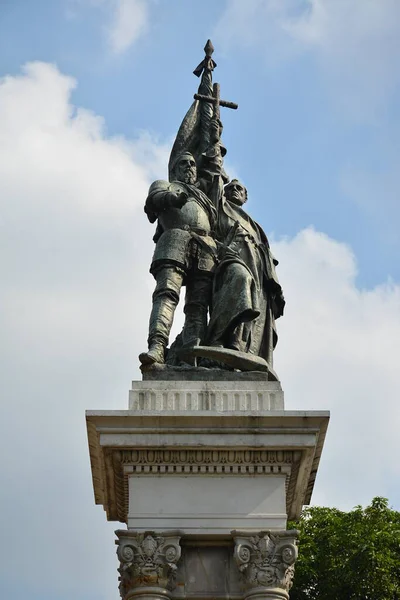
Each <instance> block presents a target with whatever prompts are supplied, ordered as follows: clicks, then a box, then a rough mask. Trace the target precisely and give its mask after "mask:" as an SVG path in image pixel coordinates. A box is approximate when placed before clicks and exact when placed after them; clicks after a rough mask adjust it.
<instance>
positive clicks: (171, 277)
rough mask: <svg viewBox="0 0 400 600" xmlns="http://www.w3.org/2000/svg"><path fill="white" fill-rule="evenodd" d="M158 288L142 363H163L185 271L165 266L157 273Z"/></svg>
mask: <svg viewBox="0 0 400 600" xmlns="http://www.w3.org/2000/svg"><path fill="white" fill-rule="evenodd" d="M155 278H156V282H157V283H156V289H155V290H154V293H153V308H152V311H151V315H150V324H149V337H148V340H147V341H148V345H149V350H148V352H142V354H140V355H139V360H140V362H141V363H142V364H147V365H149V364H152V363H163V362H164V361H165V348H166V346H167V345H168V339H169V334H170V331H171V327H172V323H173V320H174V313H175V308H176V306H177V304H178V302H179V295H180V291H181V287H182V281H183V273H182V272H181V271H180V270H178V269H177V268H176V267H163V268H161V269H160V270H159V271H157V273H156V274H155Z"/></svg>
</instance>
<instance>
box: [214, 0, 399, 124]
mask: <svg viewBox="0 0 400 600" xmlns="http://www.w3.org/2000/svg"><path fill="white" fill-rule="evenodd" d="M399 23H400V4H399V2H398V1H397V0H379V2H377V1H376V0H288V1H285V2H282V1H281V0H252V2H247V3H245V2H242V1H241V0H230V1H229V2H227V4H226V9H225V12H224V13H223V14H222V16H221V18H220V21H219V22H218V24H217V27H216V36H217V37H218V38H219V39H220V41H221V42H222V43H224V45H225V47H230V48H231V47H232V46H234V47H237V46H238V45H241V44H243V45H246V46H255V47H257V48H260V49H261V50H262V52H263V53H264V54H265V57H266V59H267V61H268V62H269V63H270V64H274V63H277V62H278V63H279V62H280V61H282V60H289V59H293V58H297V57H298V56H299V55H301V54H303V53H304V52H309V53H311V56H312V57H313V58H314V60H315V61H316V64H317V65H318V66H319V68H320V73H321V75H322V77H323V78H324V79H325V81H326V82H327V84H328V86H329V90H330V92H331V94H332V100H333V102H334V103H336V104H337V105H338V106H339V107H340V109H341V110H342V111H343V113H346V114H350V115H351V116H352V117H353V118H357V119H368V120H370V119H372V120H374V119H377V118H378V116H379V110H380V109H382V107H383V106H385V105H386V104H387V102H388V101H389V100H390V96H391V94H392V92H393V91H394V90H395V89H396V88H397V86H398V85H399V82H400V77H399V72H398V69H397V68H396V65H397V63H398V61H399V59H400V45H399V43H398V39H399V33H400V31H399V29H400V27H399Z"/></svg>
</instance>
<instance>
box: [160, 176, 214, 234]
mask: <svg viewBox="0 0 400 600" xmlns="http://www.w3.org/2000/svg"><path fill="white" fill-rule="evenodd" d="M171 191H172V192H179V191H185V192H186V188H185V187H183V186H180V185H179V184H178V183H172V184H171ZM158 220H159V223H160V225H161V226H162V228H163V229H164V231H165V230H167V229H191V228H193V229H195V230H196V229H200V230H202V231H204V232H205V233H209V232H210V231H211V226H210V220H209V218H208V215H207V213H206V211H205V210H204V208H203V207H202V206H201V205H200V204H199V203H198V202H197V201H196V199H195V198H193V197H190V196H189V198H188V199H187V201H186V203H185V204H184V205H183V206H182V208H168V209H167V210H164V211H162V212H160V213H159V215H158Z"/></svg>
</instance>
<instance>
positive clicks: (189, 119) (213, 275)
mask: <svg viewBox="0 0 400 600" xmlns="http://www.w3.org/2000/svg"><path fill="white" fill-rule="evenodd" d="M204 50H205V53H206V56H205V58H204V60H203V61H202V62H201V63H200V65H199V66H198V67H197V68H196V69H195V71H194V73H195V75H197V76H198V77H200V76H201V81H200V85H199V90H198V93H197V94H195V96H194V98H195V101H194V102H193V104H192V106H191V107H190V109H189V111H188V112H187V114H186V115H185V117H184V119H183V121H182V124H181V126H180V128H179V131H178V134H177V137H176V140H175V143H174V145H173V148H172V151H171V156H170V161H169V181H155V182H154V183H153V184H152V185H151V186H150V189H149V194H148V197H147V200H146V203H145V212H146V214H147V216H148V218H149V220H150V222H151V223H154V222H156V221H157V229H156V233H155V236H154V238H153V239H154V241H155V243H156V248H155V252H154V256H153V260H152V263H151V267H150V271H151V273H152V274H153V276H154V277H155V279H156V288H155V291H154V294H153V307H152V311H151V316H150V325H149V337H148V351H147V352H143V353H142V354H140V356H139V359H140V362H141V363H142V370H143V369H144V370H146V369H152V368H155V367H157V368H160V367H162V366H163V365H165V368H168V365H170V366H189V365H194V366H197V364H198V362H197V361H198V360H199V361H200V363H199V365H201V366H208V367H214V368H216V367H217V368H223V369H237V370H261V371H267V372H268V373H269V374H271V378H276V376H275V374H274V372H273V369H272V352H273V348H274V347H275V344H276V339H277V338H276V332H275V319H277V318H278V317H280V316H281V315H282V314H283V307H284V304H285V301H284V299H283V295H282V290H281V287H280V285H279V283H278V280H277V277H276V273H275V265H276V264H277V261H276V260H275V259H274V258H273V256H272V254H271V252H270V249H269V244H268V240H267V237H266V235H265V233H264V232H263V230H262V228H261V227H260V226H259V225H258V224H257V223H256V222H255V221H253V220H252V219H251V218H250V217H249V215H248V214H247V213H246V212H245V211H244V210H243V204H244V202H245V201H246V199H247V190H246V188H245V187H244V186H243V185H242V184H241V183H240V182H239V181H237V180H233V181H232V182H230V183H227V182H228V181H229V178H228V177H227V175H226V173H225V171H224V168H223V159H224V156H225V154H226V149H225V148H224V146H223V145H222V142H221V132H222V123H221V119H220V106H225V107H228V108H234V109H235V108H237V105H236V104H234V103H233V102H226V101H224V100H221V99H220V90H219V85H218V84H217V83H214V84H213V83H212V72H213V70H214V68H215V67H216V63H215V62H214V61H213V59H212V58H211V55H212V53H213V50H214V49H213V47H212V44H211V42H210V41H208V42H207V44H206V46H205V48H204ZM224 186H225V187H224ZM182 286H185V287H186V295H185V305H184V313H185V323H184V327H183V330H182V332H181V334H179V336H178V338H177V339H176V340H175V342H174V343H173V344H172V347H171V348H170V349H169V350H168V343H169V334H170V330H171V326H172V323H173V318H174V313H175V308H176V306H177V304H178V302H179V298H180V292H181V288H182Z"/></svg>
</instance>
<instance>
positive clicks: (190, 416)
mask: <svg viewBox="0 0 400 600" xmlns="http://www.w3.org/2000/svg"><path fill="white" fill-rule="evenodd" d="M86 419H87V429H88V438H89V449H90V459H91V467H92V477H93V486H94V492H95V501H96V503H97V504H102V505H103V507H104V509H105V511H106V513H107V518H108V520H110V521H120V522H122V523H125V524H126V525H127V527H128V529H127V530H123V531H118V532H117V535H118V538H119V540H118V553H119V554H118V555H119V557H120V562H121V567H120V575H121V577H120V580H121V586H122V588H121V587H120V589H121V595H122V597H123V598H124V599H125V600H128V599H129V598H133V597H138V596H140V597H143V598H144V597H145V596H146V598H149V597H150V596H151V597H152V598H157V599H160V598H161V597H163V598H170V599H171V600H173V599H174V598H176V599H178V598H194V597H202V598H203V597H209V596H212V597H213V598H221V599H222V598H227V597H229V598H242V599H244V598H249V599H250V598H254V599H255V600H257V598H258V596H259V595H262V596H263V598H271V599H272V598H273V599H276V600H278V599H280V600H282V599H287V598H288V594H287V591H288V589H289V587H290V581H291V577H292V571H293V569H292V564H293V562H294V560H295V558H293V557H294V556H295V554H296V552H297V550H296V545H295V532H286V524H287V519H288V518H289V519H291V520H296V519H298V518H299V516H300V512H301V509H302V506H303V505H304V504H308V503H309V502H310V498H311V493H312V488H313V484H314V479H315V475H316V472H317V468H318V463H319V458H320V455H321V451H322V446H323V442H324V438H325V433H326V429H327V425H328V420H329V413H327V412H324V411H323V412H317V411H310V412H303V411H285V410H284V398H283V392H282V389H281V386H280V383H279V382H272V381H267V380H265V379H264V380H262V379H261V380H258V381H247V380H242V379H239V378H237V377H236V378H235V377H232V380H228V379H226V378H225V379H224V380H219V381H218V380H215V381H205V380H197V381H194V380H190V378H189V380H186V381H182V380H180V381H176V380H174V379H171V380H168V381H162V380H159V379H154V380H145V381H140V382H134V383H133V386H132V390H131V392H130V399H129V410H121V411H115V410H113V411H87V414H86ZM289 538H290V539H289ZM268 557H269V558H268ZM160 561H161V562H160ZM271 561H272V562H273V561H275V563H276V564H275V563H274V564H272V563H271ZM267 564H268V565H270V566H268V568H264V567H265V565H267ZM260 565H261V566H260ZM262 565H264V567H262ZM205 573H206V574H207V576H206V575H205ZM182 582H183V583H182Z"/></svg>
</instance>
